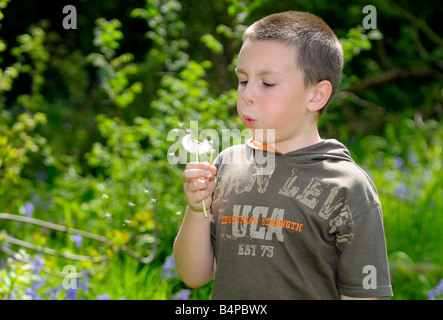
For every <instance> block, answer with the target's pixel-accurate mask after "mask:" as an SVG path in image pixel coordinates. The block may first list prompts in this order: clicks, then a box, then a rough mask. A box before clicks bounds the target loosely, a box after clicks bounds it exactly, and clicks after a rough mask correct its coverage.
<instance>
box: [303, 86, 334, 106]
mask: <svg viewBox="0 0 443 320" xmlns="http://www.w3.org/2000/svg"><path fill="white" fill-rule="evenodd" d="M311 92H312V96H311V99H310V100H309V104H308V111H310V112H317V111H319V110H320V109H321V108H323V107H324V106H325V105H326V103H327V102H328V100H329V97H330V96H331V94H332V85H331V83H330V82H329V81H328V80H322V81H320V82H319V83H317V84H315V85H313V86H312V91H311Z"/></svg>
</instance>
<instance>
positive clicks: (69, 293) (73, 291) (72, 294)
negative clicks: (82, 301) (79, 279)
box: [65, 288, 77, 300]
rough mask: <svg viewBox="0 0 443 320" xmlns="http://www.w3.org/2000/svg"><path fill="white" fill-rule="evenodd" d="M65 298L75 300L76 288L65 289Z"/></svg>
mask: <svg viewBox="0 0 443 320" xmlns="http://www.w3.org/2000/svg"><path fill="white" fill-rule="evenodd" d="M65 299H66V300H77V289H74V288H69V289H66V294H65Z"/></svg>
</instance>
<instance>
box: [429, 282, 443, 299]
mask: <svg viewBox="0 0 443 320" xmlns="http://www.w3.org/2000/svg"><path fill="white" fill-rule="evenodd" d="M428 297H429V300H443V279H441V281H440V283H439V284H438V285H437V286H436V287H435V288H434V289H432V290H430V291H429V295H428Z"/></svg>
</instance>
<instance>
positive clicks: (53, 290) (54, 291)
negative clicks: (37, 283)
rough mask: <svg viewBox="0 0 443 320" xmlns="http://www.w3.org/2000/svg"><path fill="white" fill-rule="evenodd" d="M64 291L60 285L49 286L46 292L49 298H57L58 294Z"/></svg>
mask: <svg viewBox="0 0 443 320" xmlns="http://www.w3.org/2000/svg"><path fill="white" fill-rule="evenodd" d="M61 291H62V289H61V286H60V285H58V286H57V287H49V288H48V289H47V290H46V292H45V294H46V296H47V297H48V299H49V300H56V299H57V296H58V294H59V293H60V292H61Z"/></svg>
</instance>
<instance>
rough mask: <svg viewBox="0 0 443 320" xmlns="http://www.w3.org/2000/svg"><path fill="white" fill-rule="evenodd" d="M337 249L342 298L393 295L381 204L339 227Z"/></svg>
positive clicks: (339, 284)
mask: <svg viewBox="0 0 443 320" xmlns="http://www.w3.org/2000/svg"><path fill="white" fill-rule="evenodd" d="M340 239H345V241H342V242H341V241H340ZM337 248H338V263H337V274H338V276H337V277H338V278H337V282H338V290H339V293H340V294H341V295H345V296H349V297H356V298H369V297H390V296H392V287H391V283H390V275H389V268H388V259H387V254H386V240H385V234H384V227H383V214H382V211H381V207H380V204H379V203H374V204H372V205H371V206H369V207H368V208H367V209H366V210H365V211H363V212H361V213H358V214H356V215H355V216H353V218H352V219H351V221H349V222H348V223H346V224H343V225H342V226H341V227H340V228H339V230H338V234H337Z"/></svg>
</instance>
